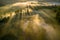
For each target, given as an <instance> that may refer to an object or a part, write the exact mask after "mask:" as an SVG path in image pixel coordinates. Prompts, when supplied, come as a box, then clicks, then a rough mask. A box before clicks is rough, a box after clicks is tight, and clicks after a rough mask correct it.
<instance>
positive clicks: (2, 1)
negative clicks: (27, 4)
mask: <svg viewBox="0 0 60 40" xmlns="http://www.w3.org/2000/svg"><path fill="white" fill-rule="evenodd" d="M21 1H44V2H47V1H48V2H60V0H0V5H5V4H12V3H15V2H21Z"/></svg>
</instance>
